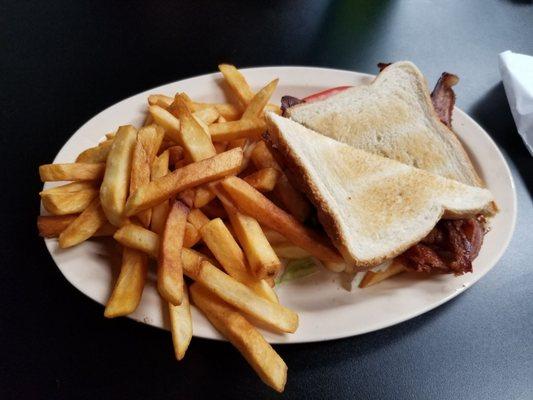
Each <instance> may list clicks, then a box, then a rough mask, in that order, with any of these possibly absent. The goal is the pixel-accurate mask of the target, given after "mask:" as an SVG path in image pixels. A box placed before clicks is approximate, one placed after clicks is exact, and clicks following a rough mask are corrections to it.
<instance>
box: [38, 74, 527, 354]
mask: <svg viewBox="0 0 533 400" xmlns="http://www.w3.org/2000/svg"><path fill="white" fill-rule="evenodd" d="M239 70H240V71H242V72H244V73H246V72H263V71H265V72H266V71H271V72H276V71H281V70H285V71H298V70H307V71H310V72H329V73H331V72H336V73H343V74H347V75H350V74H351V75H354V74H355V75H357V76H358V77H366V78H371V79H373V78H374V77H375V76H376V75H372V74H368V73H364V72H358V71H350V70H344V69H337V68H327V67H315V66H303V65H283V66H276V65H272V66H258V67H246V68H239ZM215 77H217V78H218V77H219V72H211V73H206V74H202V75H196V76H189V77H185V78H183V79H179V80H176V81H171V82H167V83H164V84H161V85H158V86H156V87H154V88H151V89H147V90H144V91H142V92H139V93H136V94H133V95H131V96H128V97H125V98H123V99H122V100H119V101H117V102H115V103H113V104H111V105H110V106H108V107H106V108H105V109H103V110H101V111H100V112H98V113H97V114H95V115H94V116H92V117H91V118H90V119H88V120H87V121H86V122H84V123H83V124H82V125H80V126H79V127H78V129H76V130H75V131H74V133H73V134H72V135H71V136H70V137H69V138H68V139H67V140H66V141H65V143H64V144H63V146H61V148H60V149H59V150H58V152H57V154H56V156H55V157H54V161H53V162H56V160H57V158H59V157H60V154H61V153H62V152H63V151H64V150H65V149H66V148H68V146H69V145H70V143H71V141H72V140H73V139H74V137H75V136H76V135H77V134H78V132H80V131H81V130H82V129H84V127H85V126H86V125H89V124H90V123H91V122H92V121H94V120H95V119H97V118H98V117H99V116H100V115H101V114H103V113H105V112H106V111H108V110H109V109H111V108H113V107H115V106H117V107H118V106H119V105H121V104H122V103H124V102H127V101H130V100H132V99H133V98H135V97H139V96H143V95H147V94H150V93H156V92H157V91H158V90H159V91H160V90H165V89H164V88H165V87H167V86H169V85H176V84H180V83H181V84H184V83H185V82H187V81H189V80H195V79H208V78H215ZM454 113H455V114H457V113H459V114H461V117H462V118H464V119H465V120H467V121H468V123H470V124H472V125H475V126H476V128H477V129H478V130H479V131H480V132H482V133H483V135H484V138H485V139H488V143H489V144H490V147H491V150H492V151H493V152H494V153H495V154H497V156H498V158H499V159H500V161H501V162H502V164H503V166H504V168H505V171H504V172H505V177H506V178H508V180H509V182H510V186H511V188H512V195H511V198H512V204H511V208H512V213H511V221H510V229H509V233H508V235H507V236H506V237H505V238H504V240H503V241H502V242H501V243H502V245H501V246H499V248H498V251H497V254H496V255H495V256H494V262H493V264H492V266H491V267H490V268H488V269H486V270H484V271H482V273H480V275H478V276H477V277H476V279H475V281H473V282H470V283H469V284H468V285H467V286H465V287H464V288H463V290H456V291H454V292H452V293H449V294H448V295H447V296H444V297H442V298H440V299H439V300H438V301H435V302H434V303H432V304H431V305H430V306H427V307H424V308H421V309H420V310H418V311H415V312H414V313H410V314H408V315H405V316H402V317H399V318H397V319H392V320H391V319H389V320H385V321H383V322H382V323H381V324H377V325H374V326H371V327H369V328H367V329H364V328H363V329H358V330H357V332H356V333H354V332H353V331H351V332H347V331H337V332H335V333H332V334H329V335H322V337H316V338H311V339H303V340H297V341H278V340H276V337H274V339H272V336H270V337H269V338H268V339H267V340H268V342H269V343H272V344H296V343H313V342H323V341H329V340H336V339H341V338H346V337H353V336H359V335H363V334H367V333H370V332H374V331H378V330H381V329H385V328H388V327H392V326H395V325H398V324H400V323H403V322H405V321H408V320H410V319H413V318H416V317H418V316H420V315H422V314H424V313H426V312H429V311H431V310H434V309H435V308H437V307H439V306H441V305H442V304H444V303H446V302H448V301H450V300H451V299H453V298H454V297H456V296H458V295H459V294H461V293H463V292H464V291H465V290H466V289H468V288H470V287H472V286H473V285H474V284H476V283H477V282H478V281H479V280H481V279H482V278H483V277H484V276H485V275H486V274H487V273H488V272H489V271H491V270H492V269H493V268H494V267H495V266H496V264H497V263H498V262H499V261H500V259H501V258H502V256H503V254H504V253H505V251H506V250H507V248H508V246H509V243H510V241H511V240H512V237H513V234H514V231H515V228H516V219H517V194H516V185H515V181H514V177H513V175H512V173H511V169H510V167H509V164H508V163H507V160H506V159H505V157H504V155H503V153H502V152H501V150H500V149H499V147H498V146H497V144H496V143H495V141H494V140H493V139H492V137H491V136H490V135H489V134H488V132H487V131H486V130H485V129H484V128H483V127H482V126H481V125H480V124H479V123H477V122H476V121H475V120H474V119H473V118H472V117H471V116H469V115H468V114H467V113H466V112H464V111H463V110H461V109H459V108H458V107H456V106H455V107H454ZM459 139H460V138H459ZM42 210H43V207H42V203H41V212H42ZM44 242H45V245H46V248H47V250H48V252H49V254H50V256H51V258H52V260H53V262H54V264H56V267H57V268H58V269H59V271H60V272H61V274H62V276H63V277H64V279H65V280H66V281H67V282H68V283H69V284H71V285H72V286H74V287H75V288H76V289H77V290H78V291H79V292H81V293H82V294H83V295H85V296H86V297H88V298H89V299H91V300H92V301H94V302H96V303H98V304H100V305H103V306H105V304H102V303H100V302H99V301H97V300H95V299H93V298H92V297H91V296H90V295H88V294H87V293H85V292H84V291H83V290H82V289H81V288H80V287H79V286H77V285H76V284H74V283H72V282H71V281H70V280H69V279H68V278H67V276H66V275H65V273H64V272H63V270H62V269H61V268H60V267H59V265H57V262H56V260H55V257H54V254H53V249H52V247H51V246H52V243H54V242H56V239H55V238H44ZM296 312H298V310H296ZM127 317H128V319H131V320H133V321H135V322H139V323H142V324H143V325H148V326H152V327H154V328H158V329H165V328H164V327H160V326H157V325H152V324H151V323H147V322H144V321H140V320H138V319H136V318H133V317H132V316H127ZM193 336H195V337H200V338H203V339H210V340H221V341H226V339H225V338H223V337H220V335H219V336H218V337H216V336H207V335H198V334H195V333H194V332H193ZM280 338H281V337H280Z"/></svg>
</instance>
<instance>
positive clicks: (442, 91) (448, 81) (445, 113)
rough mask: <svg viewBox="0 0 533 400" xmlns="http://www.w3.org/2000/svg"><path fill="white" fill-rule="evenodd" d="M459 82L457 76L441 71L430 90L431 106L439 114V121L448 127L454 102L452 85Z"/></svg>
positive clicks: (450, 124) (450, 123) (449, 126)
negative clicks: (433, 87) (431, 90)
mask: <svg viewBox="0 0 533 400" xmlns="http://www.w3.org/2000/svg"><path fill="white" fill-rule="evenodd" d="M457 82H459V77H457V75H454V74H450V73H448V72H443V73H442V75H441V76H440V78H439V80H438V81H437V84H436V85H435V89H433V92H431V101H432V103H433V108H434V109H435V112H436V113H437V115H438V116H439V119H440V120H441V122H442V123H443V124H444V125H446V126H447V127H448V128H451V127H452V112H453V106H454V104H455V93H454V92H453V89H452V86H454V85H456V84H457Z"/></svg>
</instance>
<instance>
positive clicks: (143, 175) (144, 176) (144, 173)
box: [129, 136, 152, 227]
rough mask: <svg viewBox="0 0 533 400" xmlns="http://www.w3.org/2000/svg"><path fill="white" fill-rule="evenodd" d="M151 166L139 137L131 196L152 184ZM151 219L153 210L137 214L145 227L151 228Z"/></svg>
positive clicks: (134, 152) (135, 153) (132, 170)
mask: <svg viewBox="0 0 533 400" xmlns="http://www.w3.org/2000/svg"><path fill="white" fill-rule="evenodd" d="M150 165H151V164H150V163H149V161H148V154H147V153H146V150H145V148H144V146H143V144H142V142H141V141H140V140H139V136H138V137H137V143H136V144H135V148H134V150H133V158H132V161H131V176H130V186H129V194H132V193H133V192H135V191H136V190H137V189H138V188H140V187H141V186H143V185H146V184H147V183H149V182H150ZM151 217H152V210H151V209H148V210H144V211H142V212H140V213H139V214H137V218H138V219H139V221H140V222H141V224H142V225H143V226H145V227H148V226H150V219H151Z"/></svg>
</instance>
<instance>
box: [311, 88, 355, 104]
mask: <svg viewBox="0 0 533 400" xmlns="http://www.w3.org/2000/svg"><path fill="white" fill-rule="evenodd" d="M351 87H352V86H338V87H334V88H331V89H327V90H324V91H322V92H318V93H315V94H312V95H311V96H307V97H304V98H303V99H302V100H304V101H305V102H306V103H312V102H313V101H320V100H325V99H327V98H328V97H330V96H333V95H334V94H337V93H340V92H342V91H344V90H346V89H349V88H351Z"/></svg>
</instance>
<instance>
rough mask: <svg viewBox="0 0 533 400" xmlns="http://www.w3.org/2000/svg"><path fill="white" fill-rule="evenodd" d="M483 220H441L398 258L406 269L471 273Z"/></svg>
mask: <svg viewBox="0 0 533 400" xmlns="http://www.w3.org/2000/svg"><path fill="white" fill-rule="evenodd" d="M483 235H484V228H483V221H482V220H481V219H479V218H477V219H476V218H469V219H458V220H441V221H440V222H439V223H438V224H437V226H435V228H434V229H433V230H432V231H431V232H430V233H429V234H428V235H427V236H426V237H425V238H424V239H423V240H422V241H421V242H420V243H418V244H416V245H414V246H412V247H411V248H410V249H408V250H407V251H406V252H405V253H404V254H403V255H402V256H401V257H402V258H403V260H404V261H405V264H406V266H407V268H409V269H412V270H415V271H418V272H428V273H441V274H446V273H453V274H455V275H462V274H464V273H465V272H472V261H473V260H474V259H475V258H476V257H477V255H478V254H479V250H480V248H481V244H482V242H483Z"/></svg>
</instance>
